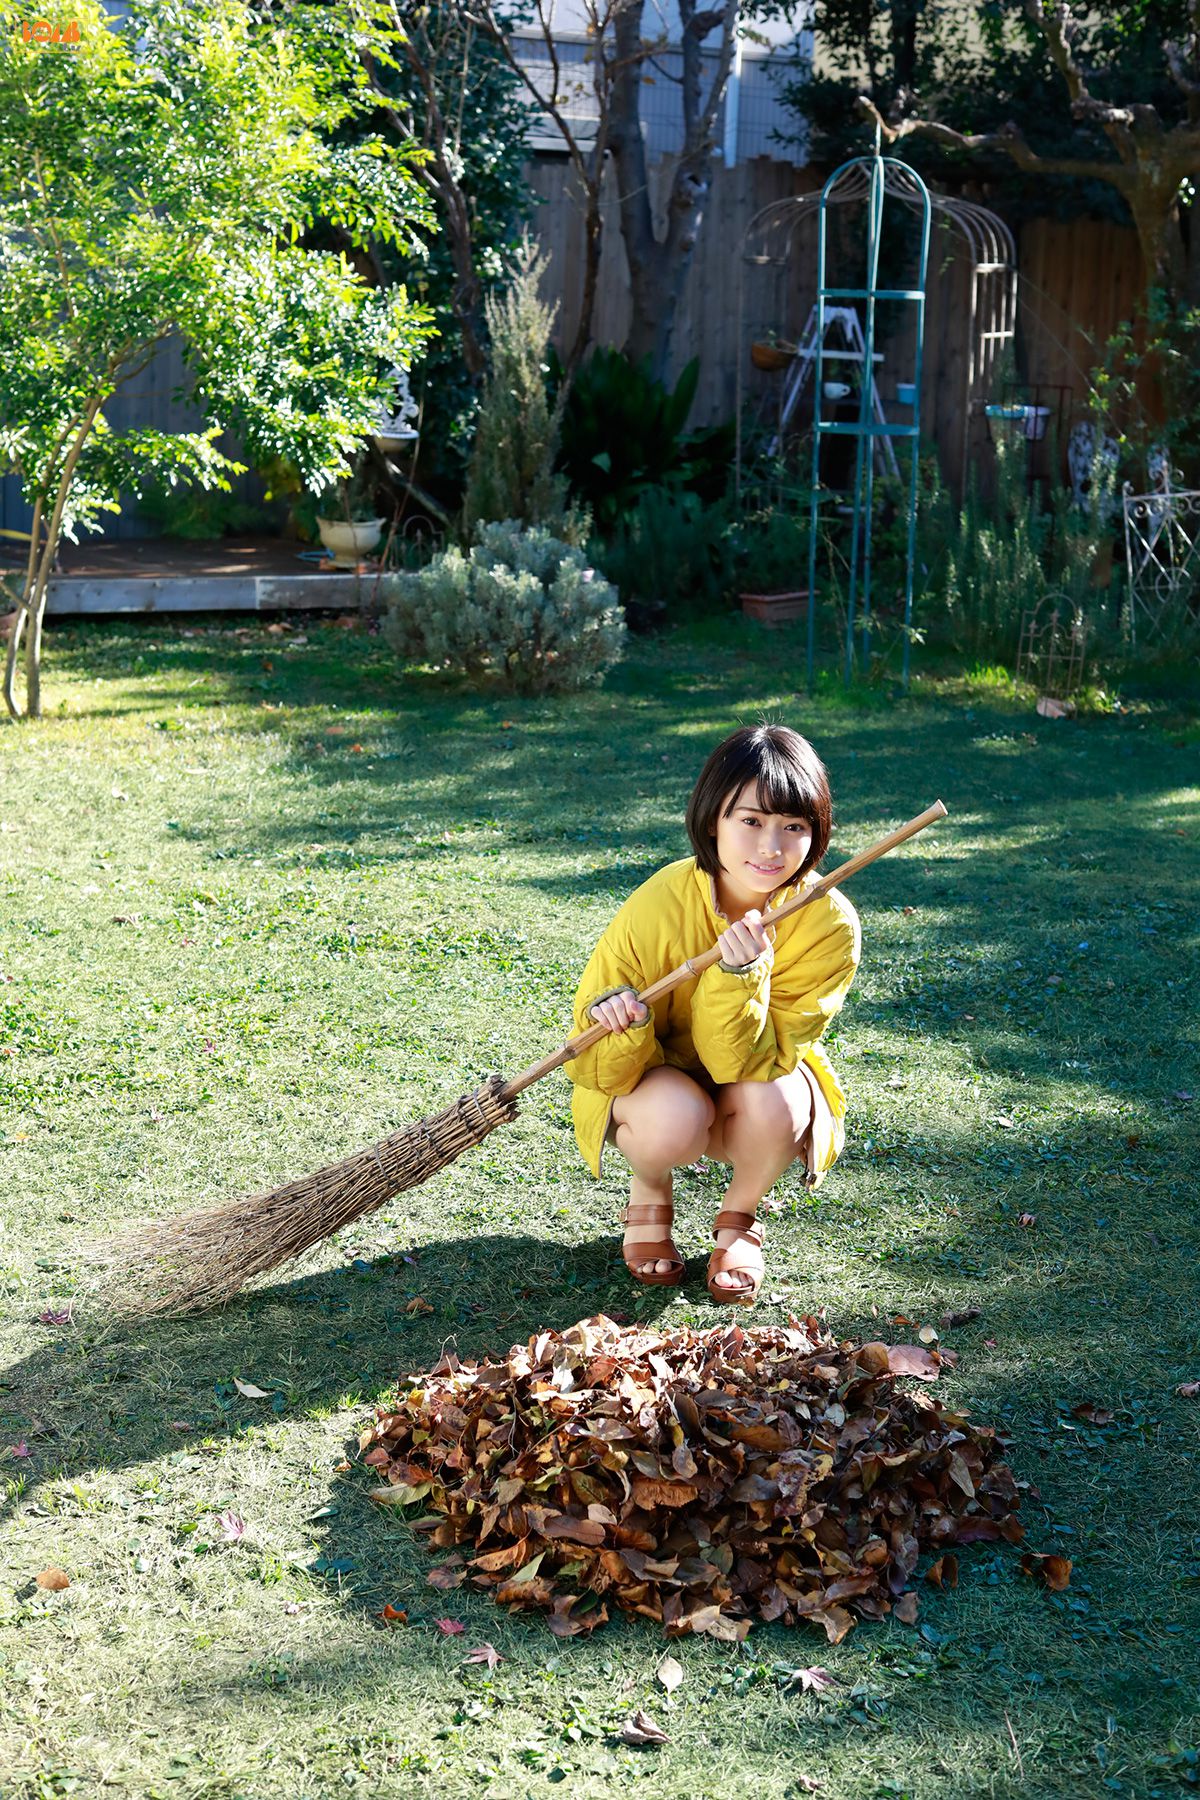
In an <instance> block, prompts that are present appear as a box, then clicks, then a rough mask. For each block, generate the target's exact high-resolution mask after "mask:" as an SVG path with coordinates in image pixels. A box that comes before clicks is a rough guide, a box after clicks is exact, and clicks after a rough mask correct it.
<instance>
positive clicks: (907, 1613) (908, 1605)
mask: <svg viewBox="0 0 1200 1800" xmlns="http://www.w3.org/2000/svg"><path fill="white" fill-rule="evenodd" d="M920 1610H921V1603H920V1601H919V1600H918V1599H917V1596H916V1595H915V1594H912V1593H909V1594H901V1596H900V1598H899V1599H898V1600H897V1602H896V1604H895V1606H893V1608H892V1615H893V1617H894V1618H897V1619H899V1621H900V1623H901V1624H902V1625H915V1624H916V1622H917V1614H918V1612H919V1611H920Z"/></svg>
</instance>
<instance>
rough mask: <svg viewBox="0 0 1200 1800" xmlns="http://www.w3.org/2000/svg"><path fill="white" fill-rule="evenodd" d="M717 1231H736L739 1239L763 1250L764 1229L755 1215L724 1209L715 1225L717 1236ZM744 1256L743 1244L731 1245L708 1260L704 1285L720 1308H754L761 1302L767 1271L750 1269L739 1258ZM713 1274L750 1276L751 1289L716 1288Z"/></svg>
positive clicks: (749, 1287)
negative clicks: (759, 1294)
mask: <svg viewBox="0 0 1200 1800" xmlns="http://www.w3.org/2000/svg"><path fill="white" fill-rule="evenodd" d="M718 1231H736V1232H737V1234H738V1236H739V1237H740V1238H743V1239H745V1241H746V1243H748V1244H753V1246H754V1248H755V1249H756V1250H761V1248H762V1241H763V1228H762V1226H761V1225H760V1224H759V1223H758V1222H757V1220H756V1219H755V1217H754V1214H753V1213H747V1212H737V1211H735V1210H734V1209H732V1208H730V1209H728V1210H726V1209H725V1208H724V1207H722V1209H721V1211H720V1212H719V1213H718V1214H717V1217H716V1223H715V1224H714V1225H713V1236H714V1237H716V1235H717V1233H718ZM742 1253H743V1246H742V1245H741V1244H730V1245H729V1247H728V1248H727V1249H722V1248H721V1247H719V1246H718V1248H717V1249H716V1250H714V1251H713V1253H712V1255H711V1256H710V1257H709V1259H708V1273H707V1275H706V1276H705V1282H706V1284H707V1287H708V1292H709V1296H710V1298H711V1299H712V1300H714V1301H715V1302H716V1304H717V1305H718V1306H753V1305H754V1302H755V1301H756V1300H757V1299H758V1290H759V1288H760V1287H761V1286H762V1284H763V1276H764V1274H765V1270H763V1269H760V1270H759V1271H758V1272H757V1274H756V1273H755V1271H754V1270H753V1269H751V1268H748V1267H747V1265H746V1263H745V1261H744V1260H743V1261H741V1262H739V1261H738V1257H739V1255H741V1254H742ZM714 1275H748V1276H749V1277H750V1280H751V1285H750V1286H748V1287H746V1286H743V1287H716V1286H715V1285H714V1283H713V1276H714Z"/></svg>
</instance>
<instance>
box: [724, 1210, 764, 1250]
mask: <svg viewBox="0 0 1200 1800" xmlns="http://www.w3.org/2000/svg"><path fill="white" fill-rule="evenodd" d="M718 1231H737V1232H740V1233H741V1235H742V1236H743V1237H745V1238H748V1239H749V1240H750V1242H751V1243H752V1244H753V1245H754V1246H755V1248H756V1249H761V1247H762V1241H763V1228H762V1226H761V1225H760V1224H759V1223H758V1221H757V1219H756V1218H755V1217H754V1214H753V1213H748V1212H739V1211H737V1210H736V1209H735V1208H733V1207H722V1208H721V1211H720V1212H719V1213H718V1214H717V1216H716V1219H715V1221H714V1223H713V1236H714V1237H716V1235H717V1233H718ZM720 1254H721V1252H720V1251H714V1252H713V1255H714V1256H717V1255H720Z"/></svg>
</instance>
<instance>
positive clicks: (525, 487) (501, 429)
mask: <svg viewBox="0 0 1200 1800" xmlns="http://www.w3.org/2000/svg"><path fill="white" fill-rule="evenodd" d="M547 262H548V258H546V257H544V256H539V255H538V253H537V251H536V249H535V248H534V246H533V244H532V242H531V241H530V239H529V237H528V236H526V237H524V238H523V239H522V241H521V250H520V255H519V257H518V260H517V266H516V269H515V271H514V273H513V278H512V281H511V283H510V284H509V286H508V288H507V289H506V290H505V291H504V293H503V294H501V295H498V296H497V295H492V296H490V297H489V298H488V301H487V303H486V307H485V311H486V314H487V323H488V331H489V332H490V334H491V340H492V350H491V357H492V367H491V373H490V374H489V376H488V380H487V386H486V387H485V388H484V392H483V400H482V403H481V405H480V408H479V422H478V425H477V428H476V432H475V452H474V455H473V456H472V459H471V469H470V474H469V476H468V479H467V492H466V498H465V500H464V502H463V535H464V538H465V539H466V541H467V542H468V543H469V542H470V541H471V540H472V539H473V538H474V537H475V535H476V533H477V531H478V528H479V527H480V525H485V524H488V523H492V522H496V521H499V520H515V521H516V522H517V524H519V525H540V526H544V527H545V528H546V529H547V530H548V531H553V532H557V533H558V534H560V535H561V536H566V537H570V536H573V535H574V527H575V525H576V523H577V522H576V521H574V520H572V519H571V518H570V517H569V515H568V513H567V510H566V508H567V482H566V477H565V476H563V475H556V474H555V473H554V459H555V457H556V455H557V453H558V423H559V422H558V416H557V414H556V413H555V412H553V411H552V410H551V406H550V401H549V398H548V396H547V393H546V370H547V367H548V364H547V360H546V359H547V356H548V354H549V344H550V333H551V331H552V329H553V327H554V315H555V313H556V312H557V310H558V309H557V307H550V306H546V305H545V304H544V303H543V302H542V301H541V300H540V299H539V298H538V284H539V282H540V281H541V278H542V276H543V274H544V273H545V270H546V266H547Z"/></svg>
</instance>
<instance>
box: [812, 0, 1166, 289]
mask: <svg viewBox="0 0 1200 1800" xmlns="http://www.w3.org/2000/svg"><path fill="white" fill-rule="evenodd" d="M814 30H815V34H816V38H817V42H818V44H819V45H820V53H819V56H818V59H817V63H816V66H815V68H814V69H813V70H812V71H811V72H802V74H801V77H800V78H799V79H798V80H796V81H794V82H792V83H790V84H788V86H787V88H786V90H785V92H786V98H787V100H788V102H789V103H790V104H791V105H792V106H794V107H795V108H796V109H797V110H798V111H800V112H801V113H802V114H804V116H805V117H806V118H807V119H808V121H809V123H810V125H811V126H812V127H813V128H814V131H815V140H814V148H815V149H816V151H817V153H818V154H819V155H820V156H822V157H824V158H828V157H830V156H837V157H840V156H841V155H849V154H853V153H854V152H855V150H861V149H863V148H865V147H866V146H867V144H868V142H869V135H870V132H871V131H872V130H873V129H874V127H875V126H876V125H878V126H880V127H881V128H882V132H883V135H884V137H885V139H886V140H887V141H888V142H889V143H896V142H899V141H901V140H903V141H904V144H905V154H906V155H911V156H913V158H914V160H916V161H917V162H918V163H919V164H921V165H922V166H923V167H924V168H925V169H926V170H927V171H929V172H933V173H938V174H941V175H943V176H945V175H953V176H955V177H957V178H958V179H960V180H961V179H963V178H964V177H974V178H976V179H978V178H980V177H986V178H987V179H988V181H989V182H990V183H992V184H993V185H994V184H997V183H999V184H1000V185H1001V187H1002V188H1003V189H1005V190H1006V191H1007V194H1008V196H1009V198H1010V199H1011V198H1012V197H1013V196H1014V195H1017V196H1020V197H1021V198H1022V199H1023V200H1024V201H1025V202H1026V204H1029V203H1030V202H1031V201H1032V202H1036V204H1037V208H1038V210H1040V211H1045V210H1047V202H1049V203H1050V206H1051V208H1052V209H1053V210H1057V211H1059V212H1062V211H1066V210H1073V211H1076V212H1080V211H1090V212H1101V213H1108V214H1110V215H1111V216H1117V217H1122V218H1127V219H1128V220H1129V221H1130V222H1131V223H1132V224H1133V226H1134V227H1135V229H1136V231H1137V234H1138V241H1139V243H1140V246H1141V250H1142V261H1143V267H1144V277H1145V293H1146V301H1147V305H1149V302H1150V296H1151V295H1152V294H1153V293H1154V292H1155V291H1157V292H1159V293H1163V294H1165V295H1167V296H1168V299H1169V301H1170V303H1171V304H1173V305H1174V306H1175V307H1177V308H1186V307H1195V306H1197V305H1200V230H1198V229H1197V228H1196V225H1197V222H1196V219H1195V208H1194V206H1193V197H1194V193H1195V181H1196V178H1197V176H1200V0H1116V3H1115V4H1113V5H1107V6H1104V7H1097V8H1092V9H1088V10H1086V11H1082V10H1081V11H1079V12H1078V13H1076V12H1074V11H1072V9H1071V8H1070V7H1069V6H1067V5H1065V4H1062V3H1060V0H972V3H971V4H970V5H947V4H946V0H818V3H817V12H816V17H815V20H814ZM856 96H857V101H858V105H857V119H858V127H857V130H856V129H855V117H856V112H855V107H854V104H853V102H854V100H855V97H856ZM864 126H865V128H866V129H864Z"/></svg>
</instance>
